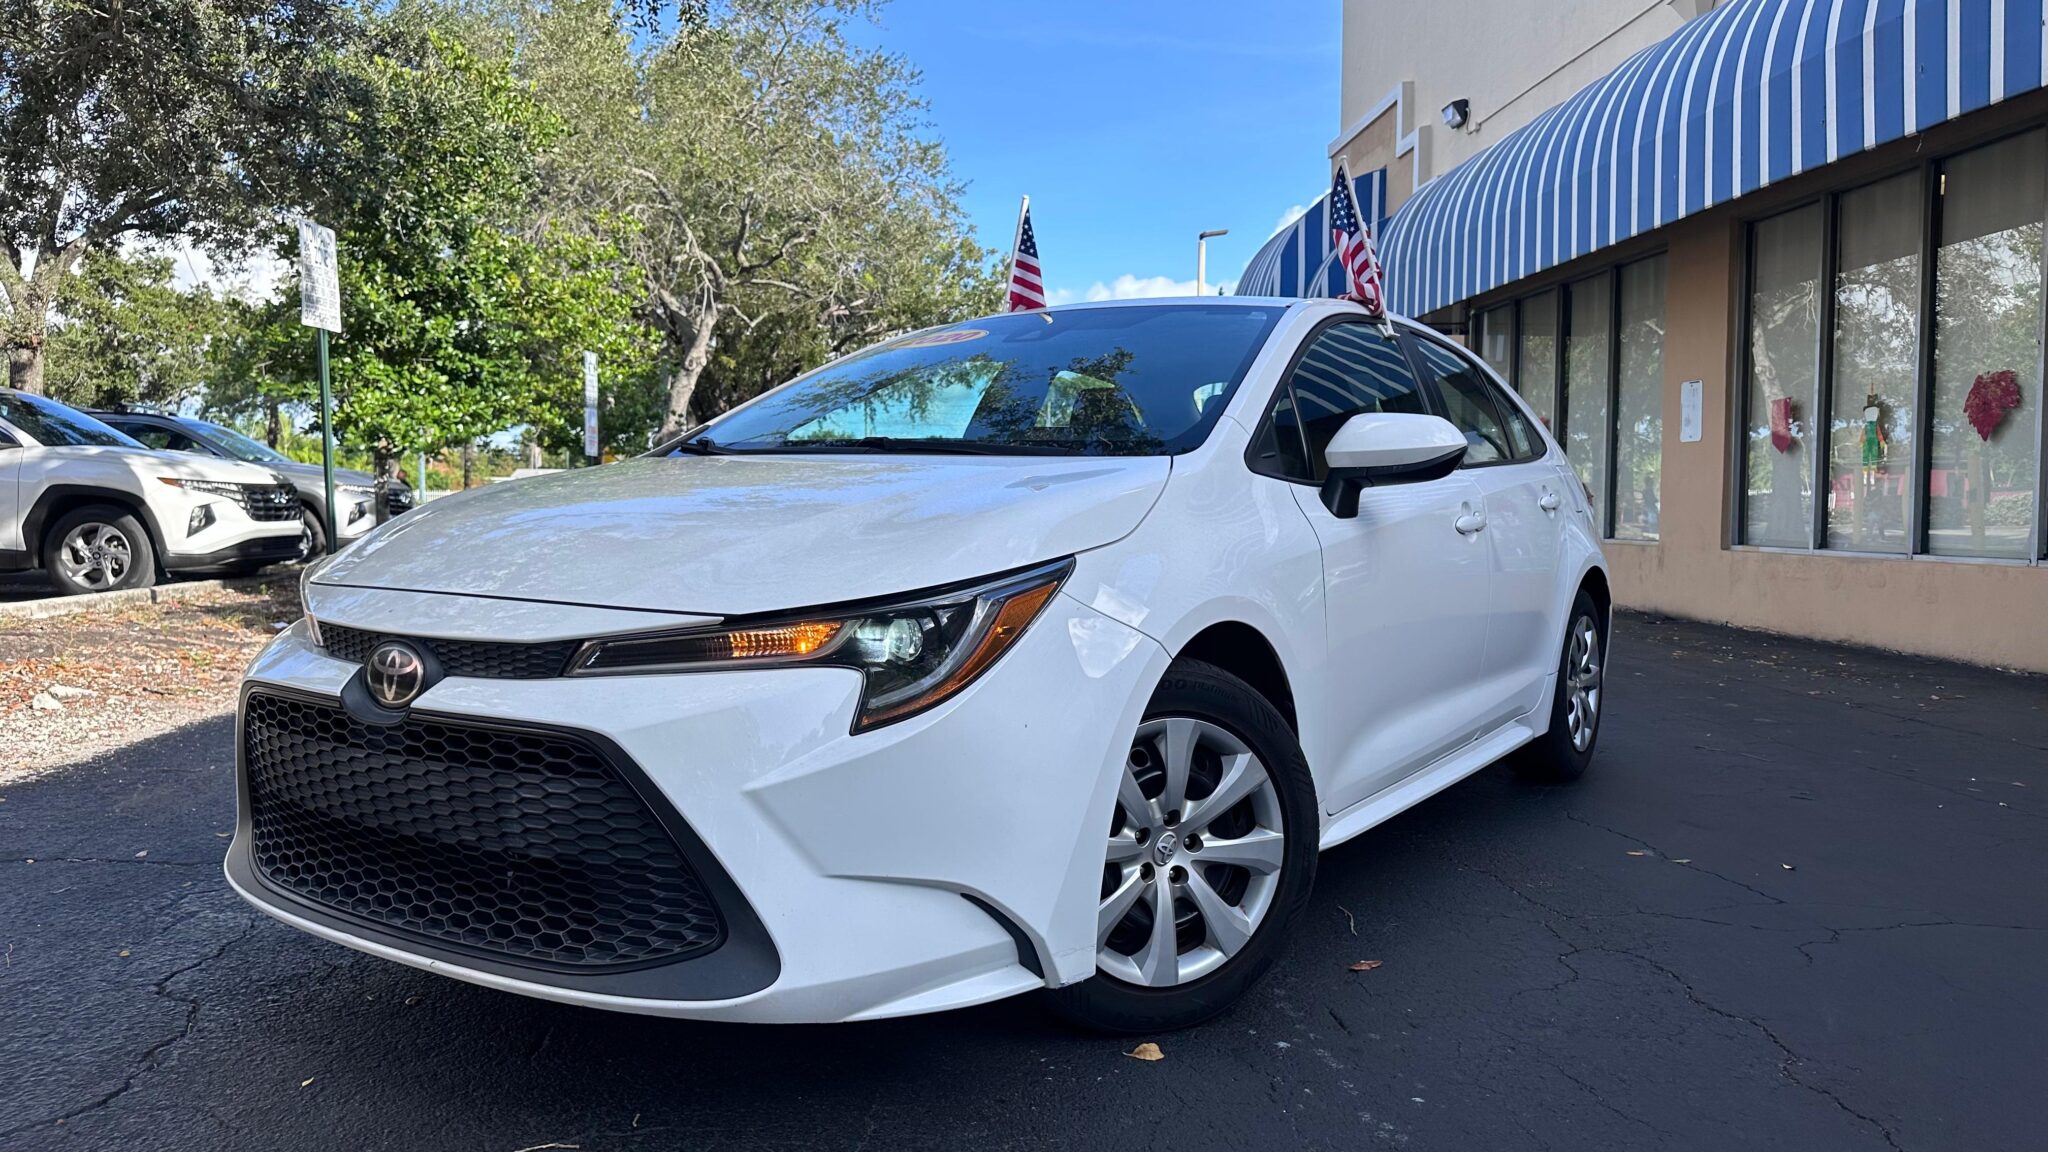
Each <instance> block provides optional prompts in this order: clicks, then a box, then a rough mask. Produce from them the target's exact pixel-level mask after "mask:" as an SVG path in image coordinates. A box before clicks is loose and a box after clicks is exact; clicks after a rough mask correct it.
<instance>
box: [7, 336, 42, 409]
mask: <svg viewBox="0 0 2048 1152" xmlns="http://www.w3.org/2000/svg"><path fill="white" fill-rule="evenodd" d="M33 339H34V340H35V343H33V344H28V343H23V344H17V345H15V346H14V347H12V348H9V349H8V350H7V383H8V385H9V386H10V387H13V388H16V389H18V390H20V391H23V392H27V393H29V394H30V395H32V396H41V395H42V394H43V342H42V338H41V337H40V336H37V337H33Z"/></svg>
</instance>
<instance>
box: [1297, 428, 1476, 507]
mask: <svg viewBox="0 0 2048 1152" xmlns="http://www.w3.org/2000/svg"><path fill="white" fill-rule="evenodd" d="M1465 448H1466V443H1465V434H1464V433H1462V432H1460V431H1458V429H1457V428H1456V427H1454V426H1453V425H1452V424H1451V422H1450V421H1449V420H1446V419H1444V418H1443V417H1441V416H1423V415H1419V414H1410V413H1406V412H1361V413H1359V414H1358V415H1356V416H1353V417H1352V418H1351V419H1349V420H1346V421H1345V422H1344V426H1343V427H1342V428H1339V429H1337V434H1336V435H1335V436H1332V437H1331V438H1330V445H1329V447H1328V448H1325V449H1324V450H1323V459H1324V460H1325V461H1326V462H1327V463H1328V465H1329V468H1330V471H1329V476H1328V478H1327V479H1325V480H1324V481H1323V506H1324V507H1326V508H1328V509H1329V510H1330V514H1331V515H1332V516H1336V517H1338V518H1340V519H1345V520H1348V519H1350V518H1351V517H1353V516H1356V515H1358V493H1359V491H1360V490H1361V489H1365V488H1372V487H1376V486H1379V485H1383V484H1419V483H1422V482H1423V481H1426V480H1441V479H1443V478H1444V477H1446V476H1449V475H1450V474H1451V473H1452V472H1453V471H1455V470H1456V469H1457V467H1458V463H1459V461H1461V460H1463V459H1464V458H1465Z"/></svg>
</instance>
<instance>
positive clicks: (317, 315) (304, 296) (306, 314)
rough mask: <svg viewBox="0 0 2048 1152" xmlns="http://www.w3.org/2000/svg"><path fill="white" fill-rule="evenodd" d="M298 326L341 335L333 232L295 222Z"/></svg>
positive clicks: (305, 223)
mask: <svg viewBox="0 0 2048 1152" xmlns="http://www.w3.org/2000/svg"><path fill="white" fill-rule="evenodd" d="M299 323H301V324H304V325H305V326H306V327H308V328H325V329H327V330H328V331H329V332H333V333H336V334H339V333H340V332H341V275H340V264H339V261H338V260H337V259H336V256H335V251H334V229H332V228H322V227H321V226H320V225H318V224H315V223H313V222H312V221H311V220H301V221H299Z"/></svg>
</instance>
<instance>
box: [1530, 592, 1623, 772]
mask: <svg viewBox="0 0 2048 1152" xmlns="http://www.w3.org/2000/svg"><path fill="white" fill-rule="evenodd" d="M1600 621H1601V616H1600V608H1599V606H1598V605H1596V604H1594V603H1593V598H1592V597H1591V596H1588V595H1586V593H1585V591H1584V590H1581V591H1580V592H1579V594H1578V596H1577V597H1576V598H1574V599H1573V600H1572V616H1571V625H1570V627H1568V628H1566V629H1565V633H1564V652H1563V654H1562V655H1561V656H1560V657H1559V659H1558V667H1557V691H1556V693H1555V694H1554V695H1553V696H1552V697H1551V701H1550V727H1549V729H1548V730H1547V731H1545V732H1544V733H1543V734H1542V735H1541V736H1538V737H1536V738H1535V739H1534V740H1531V741H1529V743H1527V744H1525V745H1523V746H1522V748H1521V749H1520V750H1519V751H1517V752H1516V753H1515V759H1514V765H1515V771H1516V772H1517V773H1518V774H1520V775H1521V776H1522V777H1523V778H1524V779H1528V780H1538V781H1542V782H1545V783H1551V784H1563V783H1567V782H1569V781H1572V780H1577V779H1578V778H1579V777H1580V776H1583V775H1585V773H1586V766H1587V765H1588V764H1591V763H1592V762H1593V745H1594V744H1595V742H1597V741H1598V740H1599V738H1600V709H1601V706H1602V704H1603V703H1604V702H1605V698H1606V690H1605V687H1604V685H1605V683H1606V674H1607V673H1606V666H1607V638H1606V637H1605V636H1604V635H1603V634H1602V633H1601V631H1600Z"/></svg>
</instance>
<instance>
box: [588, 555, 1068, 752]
mask: <svg viewBox="0 0 2048 1152" xmlns="http://www.w3.org/2000/svg"><path fill="white" fill-rule="evenodd" d="M1073 568H1074V562H1073V561H1072V560H1061V561H1058V562H1057V563H1053V564H1047V565H1043V566H1041V567H1038V568H1033V569H1030V570H1029V571H1025V572H1018V573H1012V574H1010V575H1006V576H999V577H995V578H993V579H990V580H987V581H983V582H981V583H978V584H974V585H969V586H962V587H956V588H950V589H945V590H941V591H937V592H929V593H919V594H917V595H915V596H914V597H911V598H906V599H904V600H900V601H896V602H892V603H887V604H878V605H874V606H871V607H864V608H852V607H849V608H844V609H831V608H827V609H820V610H819V611H817V612H808V613H799V614H791V615H787V616H781V617H777V618H774V619H762V620H759V621H755V622H748V623H744V624H734V623H727V624H723V625H721V626H719V627H716V628H700V629H694V630H691V631H685V632H664V633H659V634H650V635H645V636H627V637H621V638H618V639H614V640H593V641H591V642H589V643H587V644H585V645H584V646H583V647H582V648H581V649H580V650H579V651H578V652H577V653H576V659H575V660H574V661H572V662H571V663H570V666H569V674H570V675H572V676H603V675H621V674H630V673H646V672H701V671H706V670H710V669H729V668H757V667H763V666H776V665H790V664H824V665H836V666H838V667H843V668H853V669H857V670H858V671H859V672H860V673H861V676H862V681H863V683H862V687H861V695H860V707H859V709H858V710H857V711H856V712H855V714H854V720H853V730H854V731H855V732H864V731H867V730H868V729H870V728H877V727H880V726H881V725H884V724H890V723H893V722H895V721H897V720H903V719H906V718H908V717H910V716H914V715H916V714H917V713H919V712H922V711H924V710H925V709H927V708H931V707H934V706H936V705H938V704H940V703H942V702H944V701H946V700H948V699H950V698H952V697H953V696H954V695H956V694H957V693H959V691H960V690H961V689H963V688H965V687H967V686H968V685H969V684H972V683H974V681H975V680H976V679H977V678H978V677H980V676H981V674H982V673H983V672H986V671H988V670H989V668H991V667H992V666H994V664H995V662H996V661H997V660H1000V659H1001V658H1002V656H1003V653H1005V652H1007V651H1009V650H1010V648H1011V647H1012V646H1014V645H1015V644H1016V642H1017V640H1018V638H1019V637H1021V636H1022V635H1023V634H1024V630H1025V629H1026V628H1027V627H1029V626H1030V624H1031V622H1032V621H1033V620H1035V619H1037V618H1038V614H1039V613H1040V612H1041V611H1043V610H1044V608H1045V606H1046V604H1047V603H1048V602H1050V601H1051V600H1052V597H1053V593H1055V592H1057V591H1059V588H1060V583H1061V582H1062V581H1064V580H1065V579H1066V578H1067V574H1068V573H1069V572H1071V571H1073Z"/></svg>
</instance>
